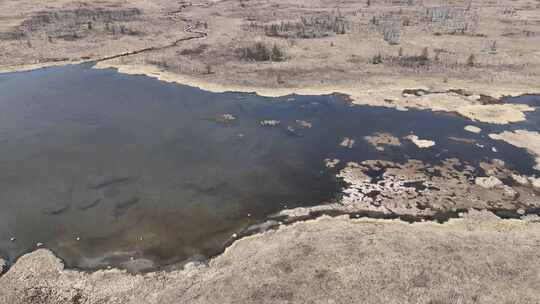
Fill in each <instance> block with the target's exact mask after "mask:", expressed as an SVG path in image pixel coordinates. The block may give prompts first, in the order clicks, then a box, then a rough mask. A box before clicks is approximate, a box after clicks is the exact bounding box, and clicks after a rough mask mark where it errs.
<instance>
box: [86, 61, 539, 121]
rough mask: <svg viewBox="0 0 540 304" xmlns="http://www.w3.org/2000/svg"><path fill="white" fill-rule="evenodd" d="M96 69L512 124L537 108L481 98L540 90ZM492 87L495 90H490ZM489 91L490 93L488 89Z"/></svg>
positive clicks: (219, 89)
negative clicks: (299, 83) (257, 80)
mask: <svg viewBox="0 0 540 304" xmlns="http://www.w3.org/2000/svg"><path fill="white" fill-rule="evenodd" d="M93 68H96V69H108V68H113V69H116V70H117V71H118V73H122V74H127V75H144V76H147V77H151V78H155V79H158V80H160V81H164V82H169V83H177V84H180V85H187V86H191V87H195V88H199V89H201V90H204V91H208V92H212V93H225V92H242V93H255V94H257V95H259V96H262V97H284V96H288V95H293V94H296V95H332V94H341V95H345V96H347V97H348V99H349V100H350V101H351V102H352V103H353V104H355V105H367V106H381V107H387V108H394V109H397V110H401V111H407V110H408V109H418V110H431V111H434V112H447V113H455V114H458V115H460V116H462V117H465V118H467V119H469V120H471V121H476V122H481V123H491V124H510V123H514V122H521V121H525V120H526V116H525V112H530V111H535V110H536V108H534V107H531V106H528V105H525V104H506V103H496V104H483V103H482V101H481V100H482V99H483V98H484V97H486V96H488V98H489V97H491V98H495V99H497V100H500V99H502V98H508V97H519V96H525V95H536V94H537V93H535V92H540V88H538V89H530V90H527V89H524V88H520V89H515V88H514V89H505V90H501V89H500V88H499V87H497V88H496V87H490V88H486V87H483V88H482V87H479V88H477V90H471V89H469V88H466V87H465V88H464V87H458V88H457V89H456V86H447V87H445V88H438V89H430V88H429V87H427V86H425V85H419V84H417V83H415V81H414V80H413V81H411V80H410V79H407V80H406V81H404V84H401V85H400V84H397V85H392V86H388V85H381V86H379V87H378V88H376V89H374V88H372V87H368V86H367V85H362V84H360V83H358V84H350V85H342V84H335V85H324V86H318V87H317V86H313V87H310V86H306V87H304V88H299V87H283V88H271V87H257V86H240V85H235V84H222V83H217V82H211V81H205V80H201V79H200V78H195V77H191V76H187V75H183V74H177V73H173V72H169V71H165V70H163V69H160V68H158V67H156V66H152V65H126V64H115V63H111V62H107V61H101V62H98V63H97V64H96V65H94V66H93ZM411 88H414V90H416V91H425V92H427V93H426V94H425V95H412V94H407V93H405V92H407V91H409V90H411ZM490 89H493V90H490ZM463 90H466V91H470V92H471V93H468V94H467V95H461V94H458V93H456V91H463ZM488 91H489V92H490V93H489V94H488V93H487V92H488Z"/></svg>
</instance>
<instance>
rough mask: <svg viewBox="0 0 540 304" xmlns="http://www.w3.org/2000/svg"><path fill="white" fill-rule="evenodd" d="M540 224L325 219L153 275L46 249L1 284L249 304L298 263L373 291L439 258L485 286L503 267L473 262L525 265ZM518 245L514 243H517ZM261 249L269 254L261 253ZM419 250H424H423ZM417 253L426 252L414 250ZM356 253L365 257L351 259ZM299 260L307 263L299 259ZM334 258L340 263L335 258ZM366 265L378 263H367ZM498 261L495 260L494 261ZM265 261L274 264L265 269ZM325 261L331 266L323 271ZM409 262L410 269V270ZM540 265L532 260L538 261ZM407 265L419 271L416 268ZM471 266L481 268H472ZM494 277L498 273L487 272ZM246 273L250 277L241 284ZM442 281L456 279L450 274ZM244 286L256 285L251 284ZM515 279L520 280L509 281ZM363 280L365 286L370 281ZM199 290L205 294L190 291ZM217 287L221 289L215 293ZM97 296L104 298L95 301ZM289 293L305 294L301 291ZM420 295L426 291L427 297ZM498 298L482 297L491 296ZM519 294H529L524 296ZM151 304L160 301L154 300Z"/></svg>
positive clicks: (25, 296)
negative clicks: (77, 260)
mask: <svg viewBox="0 0 540 304" xmlns="http://www.w3.org/2000/svg"><path fill="white" fill-rule="evenodd" d="M538 222H539V220H538V217H529V218H526V219H524V220H514V219H511V220H501V219H498V218H497V217H494V216H493V214H490V213H488V212H485V211H475V212H473V213H471V214H468V215H466V216H464V217H462V218H459V219H451V220H449V221H448V222H447V223H444V224H437V223H434V222H419V223H413V224H409V223H406V222H404V221H401V220H381V219H369V218H367V219H366V218H362V219H350V218H347V217H344V216H338V217H328V216H321V217H319V218H316V219H313V220H308V221H301V222H296V223H293V224H291V225H282V226H280V227H279V229H276V230H269V231H265V232H263V233H259V234H256V235H253V236H248V237H245V238H242V239H241V240H238V241H236V242H234V243H233V244H231V246H229V247H227V248H226V249H225V250H224V252H223V253H221V254H220V255H218V256H216V257H214V258H212V259H210V260H209V261H208V263H197V262H191V263H187V264H185V266H184V267H183V268H177V269H173V270H170V271H155V272H149V273H145V274H130V273H127V272H126V271H124V270H119V269H116V268H113V269H109V270H101V271H96V272H92V273H88V272H83V271H79V270H74V269H67V268H66V267H65V266H64V265H63V263H62V261H61V260H60V259H59V258H58V257H57V256H55V255H54V254H53V253H52V252H51V251H49V250H47V249H38V250H36V251H33V252H31V253H28V254H26V255H24V256H22V257H21V258H20V259H19V260H18V261H17V262H16V263H15V264H14V265H13V266H12V267H11V268H10V270H9V271H7V272H6V273H5V274H4V275H3V276H0V283H1V284H0V300H5V301H7V302H6V303H8V302H9V303H32V302H31V301H32V299H35V297H34V296H35V293H34V291H35V286H36V284H38V282H40V281H41V282H42V280H47V282H48V284H47V286H46V287H44V288H42V289H40V290H39V295H40V296H44V297H45V298H42V299H44V300H45V299H46V301H44V303H57V302H55V300H54V299H55V298H56V297H60V298H59V299H64V300H65V299H66V298H67V299H71V298H72V297H73V298H79V299H84V300H86V302H85V303H101V302H100V301H102V300H103V299H110V298H111V297H115V298H119V299H123V300H122V301H123V302H121V303H178V301H179V299H184V300H186V301H187V302H190V301H189V300H190V299H192V300H194V303H199V302H201V303H207V300H208V298H205V297H211V296H212V294H214V296H215V293H213V292H209V290H213V291H215V290H221V291H227V294H228V293H229V292H234V293H242V294H243V293H246V292H247V293H248V294H247V295H244V296H242V297H241V298H246V296H248V298H247V299H249V294H250V293H251V292H255V291H256V290H261V288H263V286H264V285H265V284H268V283H270V284H271V282H273V281H272V280H273V279H272V278H273V277H274V276H275V272H276V271H277V272H281V271H283V269H284V268H283V267H284V265H288V264H289V263H292V264H291V266H287V267H286V268H285V269H291V271H288V273H289V275H293V276H295V275H300V276H303V277H305V276H306V275H307V276H308V277H312V274H311V272H312V271H313V270H314V269H313V268H312V266H313V265H319V266H318V267H328V268H329V269H338V268H339V269H342V270H345V269H346V268H347V267H348V266H347V265H350V266H353V265H354V266H353V267H354V268H355V270H354V271H353V273H356V274H358V273H363V274H365V275H367V276H371V275H373V274H375V273H378V275H377V279H376V282H374V284H376V286H377V285H378V284H380V283H382V282H388V281H387V280H388V279H390V278H392V279H391V281H392V282H394V281H395V280H400V278H401V276H398V277H393V276H390V277H387V275H386V274H385V273H387V272H388V271H391V270H390V269H383V271H378V272H372V271H375V269H377V265H386V264H384V263H383V261H384V260H386V263H390V264H391V265H389V267H390V268H392V267H395V266H394V265H405V266H404V267H405V268H407V269H404V270H403V273H402V275H406V274H408V275H413V274H414V273H415V271H413V269H417V267H428V265H431V264H432V263H439V262H436V261H435V260H437V259H439V255H441V254H442V256H441V259H443V260H444V261H448V262H449V263H450V261H451V259H450V260H448V259H447V258H445V256H447V257H450V256H454V255H456V257H460V258H462V259H464V260H462V261H463V262H464V265H461V264H462V263H460V264H459V265H460V266H453V267H458V268H460V269H461V270H459V271H465V270H467V272H468V274H469V275H473V276H475V277H476V276H480V277H484V276H486V275H487V276H490V275H492V274H491V272H492V271H498V267H500V266H501V265H499V266H497V269H495V270H493V269H491V268H490V267H493V265H491V266H490V264H489V263H488V264H487V265H485V262H482V263H480V264H477V263H478V260H477V259H476V258H475V257H476V256H478V255H476V254H472V253H474V252H477V251H478V252H482V254H481V256H482V258H484V257H483V255H484V254H487V255H488V256H491V255H497V258H496V259H497V260H498V259H504V260H508V259H510V260H512V259H515V258H518V257H519V256H520V254H521V253H519V252H521V251H520V250H521V249H519V248H521V247H519V246H517V245H520V244H521V245H522V246H525V247H523V248H529V251H528V252H527V254H531V253H532V252H534V248H533V247H534V246H533V247H530V246H529V245H527V244H534V242H535V236H536V238H537V236H538V234H537V231H538V230H539V229H540V225H538ZM405 228H406V229H405ZM396 233H397V234H396ZM355 236H357V237H355ZM358 236H361V237H358ZM485 238H487V240H486V241H485V242H484V241H480V242H478V240H479V239H480V240H484V239H485ZM510 239H511V240H514V242H508V240H510ZM328 240H333V241H332V244H333V245H332V246H320V245H319V244H324V242H328ZM262 244H265V245H264V246H262ZM420 244H426V246H428V244H429V246H428V247H425V246H423V245H420ZM448 244H452V245H448ZM505 244H506V245H505ZM368 245H369V246H368ZM419 245H420V247H421V248H418V246H419ZM448 246H450V248H449V247H448ZM493 246H501V247H497V248H499V250H495V251H494V250H490V248H492V247H493ZM516 246H517V248H516ZM307 248H309V249H311V250H310V252H309V253H306V252H305V250H306V249H307ZM415 248H418V249H417V250H415ZM303 250H304V251H303ZM411 250H412V251H411ZM446 250H449V251H448V252H447V251H446ZM277 252H285V253H284V254H281V255H280V254H276V253H277ZM302 252H304V253H303V254H302ZM351 252H356V253H357V254H351ZM383 253H384V254H383ZM437 253H438V254H437ZM518 253H519V254H518ZM381 254H382V256H380V255H381ZM299 255H301V256H302V258H300V259H299V258H298V256H299ZM330 256H331V257H332V258H329V257H330ZM377 256H380V258H377ZM385 256H386V258H385ZM388 257H391V260H387V258H388ZM364 258H366V259H368V260H370V261H371V262H370V263H361V260H362V259H364ZM491 258H492V260H493V258H494V257H491ZM349 259H352V260H349ZM358 259H360V260H358ZM426 259H428V260H426ZM520 259H521V258H520ZM261 260H264V261H266V262H265V263H262V264H261V263H260V261H261ZM322 261H326V263H323V264H320V263H321V262H322ZM404 261H408V263H405V264H403V262H404ZM535 261H536V260H529V262H535ZM380 263H383V264H380ZM443 264H444V265H445V266H444V267H448V266H447V263H443ZM451 264H452V263H450V264H448V265H451ZM320 265H326V266H320ZM407 265H410V266H411V267H412V268H411V269H409V268H410V267H408V266H407ZM471 265H476V266H475V267H474V269H471V268H470V267H471ZM505 265H506V266H505V267H507V268H508V270H511V269H517V268H519V267H520V266H519V265H521V264H515V263H508V264H505ZM289 267H290V268H289ZM516 267H517V268H516ZM527 267H530V265H529V266H527ZM262 268H264V269H262ZM384 268H386V267H384ZM445 269H446V268H445ZM485 271H487V272H490V273H485ZM505 273H508V274H509V275H510V276H511V278H502V279H501V281H505V282H506V283H507V284H509V285H510V287H508V288H515V287H516V286H513V285H514V284H515V283H516V282H517V281H519V279H521V276H520V277H519V278H518V277H514V276H513V275H511V274H512V272H508V271H506V272H505ZM238 274H241V275H240V276H238ZM442 274H443V275H447V274H448V273H447V272H446V271H445V270H443V273H442ZM424 275H427V276H429V277H432V276H433V278H432V279H435V280H436V278H437V277H438V276H440V275H441V274H440V273H439V272H438V271H436V270H433V269H432V270H429V271H426V272H424ZM230 276H232V277H230ZM378 276H383V277H381V278H379V277H378ZM229 277H230V278H229ZM244 277H246V278H249V279H243V278H244ZM234 278H236V279H234ZM344 279H345V278H344ZM508 279H511V280H512V281H507V280H508ZM231 280H232V281H231ZM326 280H329V282H333V283H339V282H341V279H339V280H338V279H337V278H333V277H329V278H326V279H325V276H315V277H314V278H313V280H310V282H313V283H314V284H313V286H311V285H310V286H308V289H313V288H317V286H320V285H319V283H322V282H325V281H326ZM430 280H431V279H430ZM349 281H350V279H345V280H344V282H349ZM361 281H362V282H364V280H363V279H362V280H361ZM396 282H397V281H396ZM163 283H166V285H165V286H166V288H163ZM253 284H255V286H254V285H253ZM285 284H286V283H285ZM344 284H346V283H344ZM221 285H224V286H221ZM259 285H260V286H259ZM450 285H452V284H450ZM450 285H449V286H450ZM160 286H161V287H160ZM191 286H197V287H196V288H191ZM211 286H214V287H213V288H210V287H211ZM392 286H394V285H392ZM449 286H447V285H446V284H436V285H433V286H432V287H433V288H436V289H441V288H443V289H444V288H448V287H449ZM452 286H453V285H452ZM373 287H374V286H369V287H367V288H373ZM96 288H98V289H99V290H100V292H98V293H96V292H95V291H96ZM223 288H225V289H223ZM286 288H288V289H289V288H290V289H292V290H295V291H296V290H297V289H296V288H297V287H295V286H294V285H292V286H289V287H286ZM337 289H339V290H340V292H341V293H347V294H349V293H351V292H354V290H356V289H355V288H352V289H351V288H346V287H345V286H343V288H337ZM495 289H496V288H495ZM315 290H316V289H315ZM332 290H336V289H335V288H333V289H332ZM414 290H416V291H415V292H422V290H421V289H414ZM482 290H483V289H482ZM314 292H317V291H314ZM319 292H320V291H319ZM493 292H494V291H492V290H490V291H485V290H483V291H482V292H481V294H482V295H483V296H486V294H488V295H489V294H491V293H493ZM520 294H521V295H523V293H520ZM199 297H201V298H200V299H199ZM264 298H265V297H262V298H261V299H264ZM40 299H41V298H40ZM150 299H153V300H152V301H149V300H150ZM247 299H246V300H247ZM301 299H305V295H304V296H301ZM197 301H199V302H197ZM218 301H219V300H218ZM180 302H182V301H180ZM297 302H299V301H297ZM74 303H76V302H74ZM302 303H303V302H302ZM373 303H379V302H373Z"/></svg>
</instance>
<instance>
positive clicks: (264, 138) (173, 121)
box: [0, 65, 538, 269]
mask: <svg viewBox="0 0 540 304" xmlns="http://www.w3.org/2000/svg"><path fill="white" fill-rule="evenodd" d="M223 114H231V115H233V116H234V117H236V119H235V120H234V121H231V122H222V121H220V119H219V118H220V117H221V115H223ZM262 120H279V121H280V122H281V124H280V125H279V126H277V127H265V126H261V124H260V121H262ZM297 120H305V121H309V122H311V123H312V125H313V127H312V128H306V129H302V128H300V127H299V126H298V124H297V122H296V121H297ZM468 124H474V125H477V126H479V127H481V128H483V129H484V130H485V131H486V132H483V133H482V134H478V135H477V134H472V133H470V132H467V131H465V130H464V129H463V127H464V126H465V125H468ZM289 126H290V127H291V128H292V129H294V130H292V129H288V127H289ZM528 126H531V123H528ZM534 126H536V128H537V127H538V125H533V127H534ZM505 128H510V127H505V126H492V125H487V124H479V123H471V122H470V121H468V120H465V119H463V118H460V117H458V116H456V115H452V114H444V113H433V112H430V111H407V112H401V111H397V110H393V109H387V108H381V107H367V106H351V105H350V104H349V103H347V102H346V101H345V100H344V99H343V98H342V97H340V96H337V95H336V96H287V97H283V98H263V97H260V96H256V95H252V94H244V93H224V94H214V93H209V92H205V91H202V90H199V89H196V88H192V87H187V86H181V85H176V84H168V83H165V82H160V81H157V80H154V79H151V78H148V77H144V76H128V75H122V74H119V73H117V72H116V71H114V70H94V69H91V68H90V67H89V66H85V65H76V66H66V67H55V68H47V69H42V70H36V71H31V72H20V73H8V74H0V143H1V145H0V172H1V173H0V254H1V255H2V256H3V257H5V258H8V259H9V260H11V261H13V260H14V259H16V258H17V257H18V256H20V255H21V254H22V253H25V252H28V251H29V250H32V249H34V248H36V243H43V244H44V246H45V247H47V248H49V249H52V250H53V251H55V252H56V253H57V254H58V255H59V256H60V257H61V258H63V259H64V260H65V262H66V263H67V265H68V266H70V267H79V268H83V269H94V268H101V267H106V266H109V265H112V266H120V267H123V266H125V267H128V266H126V265H127V264H125V263H131V262H130V261H132V260H133V259H134V260H135V261H141V260H142V259H145V260H150V261H152V262H153V263H154V264H150V266H152V267H158V266H162V265H166V264H170V263H173V262H178V261H182V260H186V259H189V258H192V257H207V256H212V255H214V254H216V253H218V252H220V251H221V250H222V249H223V245H224V244H225V243H226V242H227V240H229V239H230V237H231V235H232V234H233V233H236V232H238V231H240V230H242V229H244V228H246V227H247V226H249V225H251V224H253V223H256V222H258V221H260V220H263V219H264V218H265V217H266V216H267V215H269V214H271V213H274V212H277V211H279V210H281V209H283V208H286V207H287V208H293V207H296V206H310V205H316V204H321V203H326V202H329V201H330V200H332V199H335V198H336V197H337V196H338V194H339V191H340V187H341V185H340V182H339V181H337V180H336V179H335V178H334V174H335V171H332V170H328V169H327V168H326V167H325V166H324V162H323V160H324V159H325V158H339V159H341V160H342V164H343V163H344V162H347V161H362V160H366V159H387V160H394V161H405V160H407V159H409V158H414V159H420V160H423V161H426V162H430V163H437V162H439V161H441V160H443V159H445V158H449V157H458V158H460V159H462V160H465V161H468V162H469V163H471V164H477V163H478V162H480V161H483V160H489V159H492V158H495V157H496V158H501V159H503V160H505V161H506V162H507V163H508V164H509V166H510V167H512V168H514V169H516V170H518V171H520V172H522V173H524V174H531V173H533V172H532V171H533V170H532V169H531V168H532V166H533V164H534V162H533V159H532V158H531V157H530V155H528V154H527V152H525V151H524V150H521V149H516V148H514V147H513V146H511V145H508V144H505V143H504V142H501V141H492V140H490V139H489V138H488V137H487V135H486V134H488V133H489V132H492V131H493V132H498V131H501V130H502V129H505ZM374 132H389V133H392V134H393V135H395V136H398V137H402V136H406V135H408V134H409V133H410V132H414V133H415V134H416V135H418V136H419V137H420V138H428V139H433V140H435V141H436V142H437V145H436V146H435V147H433V148H430V149H419V148H417V147H416V146H414V145H413V144H412V143H411V142H409V141H407V140H402V142H403V143H404V145H403V147H400V148H393V149H387V150H386V151H385V152H379V151H377V150H376V149H375V148H374V147H372V146H371V145H369V144H368V143H367V142H366V141H365V140H363V137H364V136H366V135H370V134H372V133H374ZM449 136H454V137H464V138H473V139H476V140H477V141H478V142H479V143H481V144H485V145H486V147H492V146H494V147H496V148H497V149H498V150H499V152H498V153H495V152H492V151H491V149H489V148H486V149H481V148H478V147H476V146H474V145H470V144H466V143H461V142H456V141H453V140H449V139H448V137H449ZM344 137H350V138H353V139H355V142H356V143H355V145H354V146H353V148H352V149H347V148H343V147H341V146H340V145H339V143H340V142H341V141H342V140H343V138H344ZM11 237H16V241H10V238H11Z"/></svg>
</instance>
